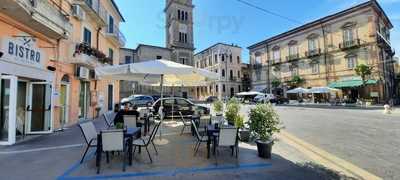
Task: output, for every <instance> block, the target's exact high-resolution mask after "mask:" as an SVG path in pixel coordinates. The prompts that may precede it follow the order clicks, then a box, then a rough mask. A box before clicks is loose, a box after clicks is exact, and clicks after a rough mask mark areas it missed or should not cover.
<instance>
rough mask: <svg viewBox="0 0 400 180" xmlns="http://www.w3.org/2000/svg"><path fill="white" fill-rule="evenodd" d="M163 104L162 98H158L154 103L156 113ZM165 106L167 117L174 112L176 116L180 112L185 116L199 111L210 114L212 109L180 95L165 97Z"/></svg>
mask: <svg viewBox="0 0 400 180" xmlns="http://www.w3.org/2000/svg"><path fill="white" fill-rule="evenodd" d="M160 105H161V99H158V100H157V101H156V102H154V104H153V110H154V113H156V114H157V113H158V109H159V108H160ZM163 106H164V110H163V111H164V113H165V116H166V117H171V116H172V113H173V114H174V116H179V112H181V113H182V115H183V116H191V115H193V114H194V112H195V111H197V112H198V113H199V114H210V109H209V108H207V107H203V106H199V105H196V104H194V103H193V102H191V101H189V100H188V99H185V98H179V97H170V98H163Z"/></svg>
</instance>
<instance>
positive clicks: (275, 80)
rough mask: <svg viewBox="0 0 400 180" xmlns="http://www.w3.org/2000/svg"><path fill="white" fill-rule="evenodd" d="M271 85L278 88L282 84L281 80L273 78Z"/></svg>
mask: <svg viewBox="0 0 400 180" xmlns="http://www.w3.org/2000/svg"><path fill="white" fill-rule="evenodd" d="M271 85H272V87H273V88H277V87H279V86H280V85H281V81H280V80H279V79H274V80H272V82H271Z"/></svg>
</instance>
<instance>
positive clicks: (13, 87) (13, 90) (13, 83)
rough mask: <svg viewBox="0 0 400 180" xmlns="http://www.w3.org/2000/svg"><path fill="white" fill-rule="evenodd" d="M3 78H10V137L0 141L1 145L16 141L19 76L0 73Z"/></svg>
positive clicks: (0, 77)
mask: <svg viewBox="0 0 400 180" xmlns="http://www.w3.org/2000/svg"><path fill="white" fill-rule="evenodd" d="M1 79H7V80H10V95H9V96H10V100H9V106H8V108H9V109H8V138H7V141H0V145H12V144H15V141H16V138H15V136H16V122H17V112H16V111H17V87H18V78H17V77H16V76H8V75H1V74H0V80H1Z"/></svg>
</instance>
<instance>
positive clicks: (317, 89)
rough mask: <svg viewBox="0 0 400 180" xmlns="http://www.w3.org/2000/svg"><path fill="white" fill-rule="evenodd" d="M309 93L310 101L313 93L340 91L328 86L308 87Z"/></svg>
mask: <svg viewBox="0 0 400 180" xmlns="http://www.w3.org/2000/svg"><path fill="white" fill-rule="evenodd" d="M309 91H310V93H312V101H313V102H314V98H315V97H314V94H328V93H331V92H337V91H340V89H335V88H330V87H324V86H323V87H312V88H311V89H309Z"/></svg>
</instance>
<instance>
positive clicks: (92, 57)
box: [72, 43, 113, 66]
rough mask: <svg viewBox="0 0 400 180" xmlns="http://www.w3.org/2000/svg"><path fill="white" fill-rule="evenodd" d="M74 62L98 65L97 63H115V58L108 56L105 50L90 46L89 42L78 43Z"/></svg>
mask: <svg viewBox="0 0 400 180" xmlns="http://www.w3.org/2000/svg"><path fill="white" fill-rule="evenodd" d="M73 59H75V60H73V61H72V63H75V64H83V65H89V66H96V64H98V63H101V64H113V59H111V58H109V57H107V56H106V55H105V54H104V53H103V52H101V51H99V50H97V49H96V48H93V47H90V46H89V45H88V44H87V43H78V44H76V46H75V52H74V54H73Z"/></svg>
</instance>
